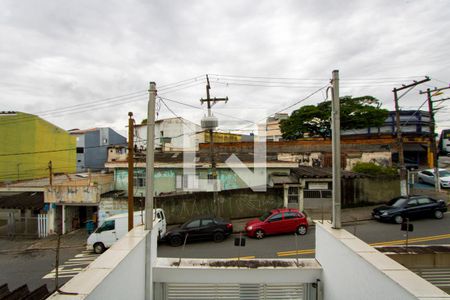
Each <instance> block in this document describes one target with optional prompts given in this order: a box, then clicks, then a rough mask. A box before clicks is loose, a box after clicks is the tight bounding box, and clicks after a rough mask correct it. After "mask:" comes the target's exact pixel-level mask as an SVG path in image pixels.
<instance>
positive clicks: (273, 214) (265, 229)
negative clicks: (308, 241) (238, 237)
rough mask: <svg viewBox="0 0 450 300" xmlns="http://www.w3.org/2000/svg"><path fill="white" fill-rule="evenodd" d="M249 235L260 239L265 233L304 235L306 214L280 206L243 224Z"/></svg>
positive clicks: (306, 228)
mask: <svg viewBox="0 0 450 300" xmlns="http://www.w3.org/2000/svg"><path fill="white" fill-rule="evenodd" d="M245 231H246V232H247V235H248V236H249V237H256V238H257V239H262V238H264V237H265V236H266V235H272V234H282V233H293V232H296V233H297V234H300V235H304V234H306V232H307V231H308V220H307V219H306V215H305V214H303V213H301V212H299V211H298V210H297V209H291V208H282V209H273V210H271V211H268V212H266V213H265V214H263V215H262V216H261V217H259V218H258V219H254V220H251V221H249V222H247V224H246V225H245Z"/></svg>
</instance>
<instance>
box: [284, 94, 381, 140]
mask: <svg viewBox="0 0 450 300" xmlns="http://www.w3.org/2000/svg"><path fill="white" fill-rule="evenodd" d="M340 102H341V129H343V130H346V129H358V128H368V127H379V126H381V125H383V123H384V121H385V120H386V118H387V116H388V113H389V112H388V110H386V109H382V108H380V103H379V101H378V99H376V98H374V97H372V96H362V97H356V98H353V97H352V96H344V97H341V98H340ZM280 129H281V132H282V135H283V138H284V139H287V140H295V139H298V138H302V137H304V136H305V134H309V135H310V136H320V137H323V138H327V137H330V136H331V101H324V102H321V103H319V104H317V105H306V106H302V107H300V108H299V109H297V110H295V111H294V112H292V114H291V116H290V117H289V118H288V119H286V120H282V121H281V122H280Z"/></svg>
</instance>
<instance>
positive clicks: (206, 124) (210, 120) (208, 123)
mask: <svg viewBox="0 0 450 300" xmlns="http://www.w3.org/2000/svg"><path fill="white" fill-rule="evenodd" d="M210 89H211V86H210V84H209V77H208V75H206V99H203V98H202V99H200V103H201V104H203V102H206V103H207V105H208V116H207V117H206V118H204V119H202V128H203V129H206V130H208V131H209V157H210V161H211V180H212V182H213V203H214V206H215V208H216V213H215V214H216V216H220V215H221V211H222V209H221V207H220V205H219V203H218V196H219V195H218V192H217V191H218V187H217V170H216V160H215V157H214V128H216V127H217V126H218V125H219V122H218V120H217V119H216V118H215V117H214V116H213V115H212V113H211V107H212V106H213V105H214V104H216V102H220V101H224V102H227V101H228V97H225V98H215V97H214V98H212V99H211V97H210V94H209V90H210Z"/></svg>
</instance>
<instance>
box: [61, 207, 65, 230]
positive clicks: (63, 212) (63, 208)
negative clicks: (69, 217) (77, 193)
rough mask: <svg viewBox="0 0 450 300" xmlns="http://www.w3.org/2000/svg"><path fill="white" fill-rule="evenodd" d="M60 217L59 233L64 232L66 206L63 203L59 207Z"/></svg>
mask: <svg viewBox="0 0 450 300" xmlns="http://www.w3.org/2000/svg"><path fill="white" fill-rule="evenodd" d="M61 219H62V227H61V228H62V229H61V234H65V233H66V206H65V205H64V204H63V206H62V207H61Z"/></svg>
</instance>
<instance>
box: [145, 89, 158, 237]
mask: <svg viewBox="0 0 450 300" xmlns="http://www.w3.org/2000/svg"><path fill="white" fill-rule="evenodd" d="M148 92H149V100H148V112H147V114H148V116H147V152H146V157H147V159H146V164H145V167H146V173H147V176H146V185H145V191H146V194H145V211H146V213H145V229H146V230H152V229H153V196H154V195H153V194H154V185H153V184H154V182H153V175H154V162H155V151H154V150H155V101H156V83H154V82H150V89H149V91H148Z"/></svg>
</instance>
